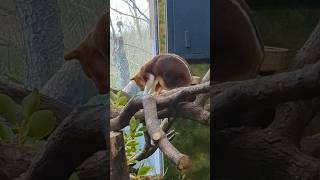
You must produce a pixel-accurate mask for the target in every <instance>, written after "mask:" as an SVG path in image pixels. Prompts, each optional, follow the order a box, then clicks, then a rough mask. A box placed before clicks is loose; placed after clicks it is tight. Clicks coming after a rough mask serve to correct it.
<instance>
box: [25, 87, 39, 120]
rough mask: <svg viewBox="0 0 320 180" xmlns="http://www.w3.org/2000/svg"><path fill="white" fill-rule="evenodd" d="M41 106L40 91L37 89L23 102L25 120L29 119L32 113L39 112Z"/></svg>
mask: <svg viewBox="0 0 320 180" xmlns="http://www.w3.org/2000/svg"><path fill="white" fill-rule="evenodd" d="M39 106H40V95H39V91H38V90H37V89H33V90H32V92H31V93H30V94H29V95H28V96H26V97H25V98H24V99H23V100H22V108H23V115H24V118H25V119H28V118H29V117H30V116H31V114H32V113H34V112H35V111H37V110H38V108H39Z"/></svg>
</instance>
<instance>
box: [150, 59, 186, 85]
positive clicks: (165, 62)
mask: <svg viewBox="0 0 320 180" xmlns="http://www.w3.org/2000/svg"><path fill="white" fill-rule="evenodd" d="M155 58H157V59H155V62H154V63H156V64H155V66H153V67H154V69H153V73H154V74H155V75H156V77H157V76H158V77H161V78H162V79H163V80H164V82H165V85H166V87H165V88H167V89H173V88H177V87H181V86H188V85H190V84H191V82H192V76H191V73H190V70H189V67H188V64H187V62H185V60H183V59H182V58H181V57H179V56H177V55H174V54H163V55H159V56H158V57H155Z"/></svg>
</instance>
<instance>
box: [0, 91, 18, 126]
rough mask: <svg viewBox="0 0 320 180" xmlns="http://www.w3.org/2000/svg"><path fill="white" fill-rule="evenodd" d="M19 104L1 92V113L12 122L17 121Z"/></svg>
mask: <svg viewBox="0 0 320 180" xmlns="http://www.w3.org/2000/svg"><path fill="white" fill-rule="evenodd" d="M17 106H18V105H17V104H16V102H14V101H13V100H12V99H11V97H9V96H8V95H6V94H0V115H1V116H2V117H3V118H5V119H6V120H8V121H9V122H10V123H12V124H15V123H16V122H17V117H16V112H17Z"/></svg>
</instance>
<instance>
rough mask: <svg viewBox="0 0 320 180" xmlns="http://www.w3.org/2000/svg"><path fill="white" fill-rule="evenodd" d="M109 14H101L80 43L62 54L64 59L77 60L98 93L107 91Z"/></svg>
mask: <svg viewBox="0 0 320 180" xmlns="http://www.w3.org/2000/svg"><path fill="white" fill-rule="evenodd" d="M107 22H109V16H107V14H106V13H105V14H103V15H102V16H101V17H100V19H99V21H98V22H97V23H96V26H95V27H94V28H93V29H92V31H90V32H89V34H88V35H87V36H86V38H85V39H84V40H83V41H82V42H81V43H80V45H79V46H78V47H77V48H75V49H73V50H72V51H70V52H69V53H67V54H66V55H65V56H64V59H65V60H66V61H69V60H72V59H77V60H79V62H80V64H81V67H82V70H83V71H84V72H85V74H86V76H87V77H88V78H90V79H91V80H92V81H93V82H94V83H95V85H96V88H97V90H98V91H99V93H100V94H106V93H107V92H108V91H109V85H108V83H107V82H108V76H109V75H108V68H109V64H108V62H109V31H108V30H109V28H107Z"/></svg>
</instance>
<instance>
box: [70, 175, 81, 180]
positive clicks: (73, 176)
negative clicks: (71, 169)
mask: <svg viewBox="0 0 320 180" xmlns="http://www.w3.org/2000/svg"><path fill="white" fill-rule="evenodd" d="M69 180H80V178H79V176H78V175H77V173H72V174H71V176H70V178H69Z"/></svg>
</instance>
